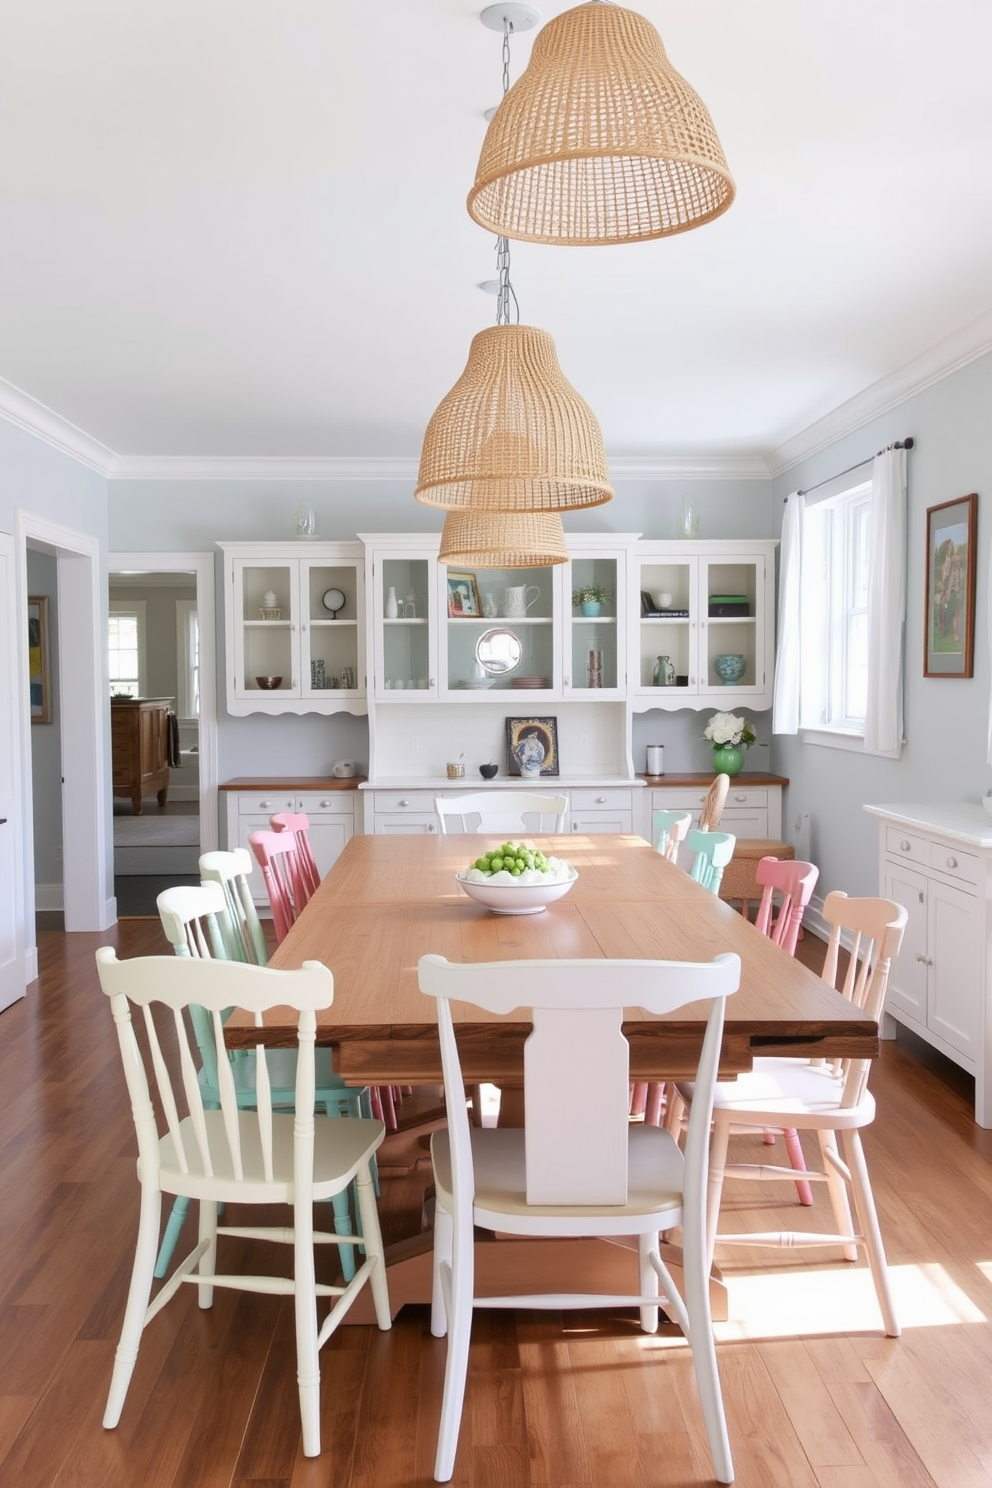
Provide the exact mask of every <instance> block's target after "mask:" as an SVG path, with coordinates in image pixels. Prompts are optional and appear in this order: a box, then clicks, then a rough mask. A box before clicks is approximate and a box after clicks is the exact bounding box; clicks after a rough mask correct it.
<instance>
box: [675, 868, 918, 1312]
mask: <svg viewBox="0 0 992 1488" xmlns="http://www.w3.org/2000/svg"><path fill="white" fill-rule="evenodd" d="M823 918H824V920H826V922H827V924H828V925H829V926H830V939H829V941H828V942H827V954H826V959H825V961H824V963H823V972H822V976H823V980H824V981H825V982H826V983H827V984H828V985H829V986H831V987H836V986H837V983H838V952H839V949H840V942H841V936H842V935H843V937H844V941H845V944H847V945H850V947H851V950H850V956H849V960H848V965H847V971H846V973H845V975H844V979H843V983H842V985H841V986H840V987H839V988H838V990H839V991H841V992H842V993H843V994H844V996H845V997H847V998H848V999H849V1000H850V1001H851V1002H853V1003H854V1004H855V1006H856V1007H859V1008H860V1009H861V1010H862V1011H863V1012H864V1013H866V1014H867V1015H868V1017H869V1018H876V1019H877V1018H880V1017H881V1014H882V1006H883V1003H884V1001H885V990H886V987H887V985H888V980H889V969H890V967H891V965H892V962H893V960H894V959H895V957H896V956H897V955H898V953H899V947H900V945H901V944H902V937H903V932H904V931H905V928H906V920H907V913H906V910H905V909H904V908H903V906H902V905H901V904H896V903H895V902H894V901H893V900H891V899H849V898H848V896H847V895H846V894H843V893H840V892H839V891H837V890H834V892H833V893H831V894H828V895H827V898H826V901H825V902H824V905H823ZM870 1067H871V1060H870V1059H845V1060H842V1061H840V1063H839V1067H835V1066H834V1065H832V1064H826V1063H824V1062H822V1061H819V1062H817V1061H810V1060H808V1059H769V1058H765V1059H760V1058H759V1059H756V1060H755V1061H754V1066H753V1068H752V1069H751V1070H750V1071H749V1072H748V1073H747V1074H744V1075H738V1077H737V1079H736V1080H733V1081H729V1082H727V1083H725V1084H720V1085H718V1086H717V1089H716V1093H715V1095H714V1098H713V1135H712V1140H711V1144H710V1174H709V1198H708V1202H707V1248H708V1256H709V1258H710V1260H712V1256H713V1250H714V1247H715V1246H716V1245H754V1246H758V1245H771V1246H775V1247H780V1248H783V1249H788V1250H793V1249H795V1248H797V1247H799V1246H825V1245H836V1246H840V1247H841V1249H842V1253H843V1256H844V1259H845V1260H847V1261H854V1260H857V1256H858V1249H859V1247H860V1248H861V1249H863V1250H864V1251H865V1252H866V1253H867V1257H868V1265H869V1269H870V1270H871V1275H872V1280H873V1282H874V1283H875V1293H876V1296H877V1297H878V1303H879V1308H880V1310H881V1313H882V1319H883V1322H884V1325H885V1332H886V1333H887V1334H888V1336H889V1337H890V1338H897V1337H898V1336H899V1323H898V1321H897V1319H896V1314H895V1308H894V1306H893V1302H892V1294H891V1291H890V1288H889V1279H888V1269H887V1266H886V1260H885V1250H884V1247H883V1245H882V1234H881V1230H880V1228H879V1223H878V1215H877V1213H876V1211H875V1200H874V1197H873V1195H872V1191H871V1182H870V1180H869V1177H868V1165H867V1163H866V1162H865V1154H864V1148H863V1146H862V1143H861V1128H862V1127H864V1126H868V1125H870V1123H871V1122H872V1121H873V1120H874V1119H875V1102H874V1099H873V1097H872V1095H871V1092H870V1091H869V1089H868V1074H869V1070H870ZM678 1090H679V1094H680V1096H681V1097H682V1098H683V1100H687V1101H688V1102H690V1104H691V1100H692V1094H693V1090H692V1086H691V1085H686V1084H683V1083H682V1082H679V1086H678ZM707 1094H708V1092H704V1097H705V1096H706V1095H707ZM690 1120H691V1116H690ZM788 1127H795V1128H796V1129H797V1130H799V1131H814V1132H816V1135H817V1138H818V1140H819V1144H820V1152H821V1155H822V1158H823V1162H822V1167H821V1169H820V1170H819V1171H812V1170H810V1171H809V1172H806V1171H805V1170H804V1171H798V1170H796V1169H794V1168H788V1167H780V1166H778V1165H776V1164H771V1163H738V1162H729V1163H728V1162H727V1150H728V1144H729V1140H730V1137H731V1135H732V1134H734V1133H739V1132H744V1131H755V1130H758V1131H768V1130H769V1129H774V1130H776V1131H784V1130H785V1129H786V1128H788ZM838 1138H839V1141H838ZM727 1178H751V1179H760V1180H761V1181H762V1182H767V1181H769V1180H771V1179H779V1180H786V1181H789V1182H793V1181H795V1180H796V1179H797V1178H801V1179H812V1180H813V1181H819V1182H824V1183H826V1185H827V1191H828V1193H829V1196H830V1204H831V1208H832V1210H833V1217H834V1225H835V1228H834V1230H833V1231H832V1232H829V1233H821V1232H813V1231H803V1230H799V1231H772V1232H769V1233H758V1232H753V1231H748V1232H747V1233H742V1234H717V1223H718V1220H719V1215H720V1202H721V1199H722V1196H723V1186H724V1182H725V1180H726V1179H727ZM850 1197H853V1199H854V1207H855V1212H856V1214H857V1217H858V1223H859V1228H858V1229H857V1230H855V1228H854V1224H853V1222H852V1217H851V1205H850V1202H849V1199H850Z"/></svg>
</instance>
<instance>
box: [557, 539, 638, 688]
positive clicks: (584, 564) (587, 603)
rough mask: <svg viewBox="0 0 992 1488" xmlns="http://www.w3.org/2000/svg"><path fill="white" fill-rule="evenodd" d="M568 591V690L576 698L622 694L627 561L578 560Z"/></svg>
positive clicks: (604, 558)
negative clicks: (623, 618)
mask: <svg viewBox="0 0 992 1488" xmlns="http://www.w3.org/2000/svg"><path fill="white" fill-rule="evenodd" d="M563 582H564V583H565V585H566V586H567V592H566V593H565V595H564V600H563V610H564V613H565V614H566V615H568V616H569V617H570V618H569V620H568V621H567V622H566V627H567V628H566V635H565V645H566V648H567V656H566V667H567V676H566V686H567V687H568V688H569V689H570V691H571V692H572V693H573V694H575V693H590V694H591V695H598V694H601V693H603V692H614V693H618V694H619V693H620V692H622V690H623V688H624V685H625V675H624V639H625V638H624V634H623V623H622V617H623V615H624V613H625V603H626V601H625V595H624V592H623V560H622V559H621V558H618V557H609V556H602V557H593V556H591V555H590V556H588V557H586V556H582V557H575V558H573V559H572V562H571V564H570V566H569V568H568V569H567V570H566V571H565V572H564V574H563Z"/></svg>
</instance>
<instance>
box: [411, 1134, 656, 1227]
mask: <svg viewBox="0 0 992 1488" xmlns="http://www.w3.org/2000/svg"><path fill="white" fill-rule="evenodd" d="M471 1141H472V1157H473V1161H474V1163H475V1205H474V1209H475V1222H476V1224H480V1225H482V1226H484V1227H485V1226H486V1225H490V1227H491V1228H494V1229H502V1230H506V1231H507V1232H509V1233H511V1234H512V1233H516V1232H518V1231H519V1232H521V1233H526V1234H530V1235H533V1234H534V1233H535V1225H536V1223H537V1222H539V1221H541V1220H544V1219H546V1220H547V1233H548V1234H549V1235H569V1234H575V1235H588V1234H589V1221H590V1220H591V1219H594V1220H595V1221H596V1225H597V1232H598V1233H600V1234H603V1235H631V1234H636V1233H638V1232H642V1231H652V1230H656V1229H669V1228H671V1227H672V1226H674V1225H676V1224H678V1223H679V1220H680V1216H681V1213H682V1172H683V1157H682V1153H681V1151H680V1149H679V1146H678V1143H677V1142H676V1141H675V1139H674V1137H673V1136H672V1135H671V1133H670V1132H668V1131H666V1130H665V1129H664V1127H657V1126H632V1127H631V1129H630V1138H629V1145H628V1154H629V1156H628V1164H629V1166H628V1178H627V1202H626V1204H605V1205H584V1206H579V1205H569V1206H567V1207H559V1206H558V1205H555V1204H528V1203H527V1199H526V1177H525V1160H524V1131H523V1129H522V1128H520V1127H497V1128H495V1129H492V1128H488V1127H483V1128H481V1129H480V1128H479V1127H473V1128H472V1132H471ZM431 1161H432V1163H433V1165H434V1182H435V1186H436V1188H437V1192H438V1197H439V1199H440V1201H441V1203H442V1204H443V1205H444V1206H445V1208H450V1206H451V1204H452V1203H453V1199H452V1194H451V1154H450V1148H449V1143H448V1129H447V1127H444V1128H442V1129H441V1130H439V1131H436V1132H433V1133H432V1134H431ZM490 1222H491V1224H490Z"/></svg>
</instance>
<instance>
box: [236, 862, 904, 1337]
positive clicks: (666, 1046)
mask: <svg viewBox="0 0 992 1488" xmlns="http://www.w3.org/2000/svg"><path fill="white" fill-rule="evenodd" d="M499 840H500V839H499V838H498V837H486V836H485V835H479V836H436V837H435V836H422V837H421V836H412V835H411V836H395V837H394V836H359V837H353V838H352V839H351V840H350V842H349V843H348V844H347V846H346V847H345V849H344V851H343V852H342V854H341V856H340V857H339V858H338V860H337V862H336V863H335V864H334V866H333V868H332V869H331V870H330V872H329V873H328V874H327V876H326V878H325V879H324V880H323V882H322V883H321V885H320V887H319V888H318V890H317V892H316V894H315V895H314V896H313V898H312V899H311V900H310V902H309V904H308V905H307V906H306V908H305V909H304V911H303V913H302V914H301V916H300V918H299V919H298V920H297V921H296V924H295V925H294V926H293V927H292V929H291V930H290V932H289V934H288V935H287V937H286V939H285V940H284V941H283V942H282V943H281V945H280V946H279V947H278V948H277V950H276V951H275V953H274V954H273V956H272V959H271V963H270V964H271V965H272V966H275V967H287V968H292V967H298V966H300V965H301V964H302V963H303V962H304V961H306V960H316V961H322V962H324V964H325V965H327V966H329V967H330V968H331V970H332V972H333V974H334V1002H333V1005H332V1006H331V1007H330V1008H328V1009H327V1010H326V1011H325V1012H323V1013H319V1014H318V1027H317V1039H318V1042H319V1043H322V1044H329V1045H331V1046H332V1048H333V1050H334V1054H333V1059H334V1065H335V1068H336V1069H337V1070H338V1072H339V1073H340V1074H341V1075H342V1076H343V1077H344V1078H345V1079H346V1080H347V1081H348V1082H349V1083H351V1084H355V1085H364V1084H377V1085H383V1084H415V1085H416V1084H434V1083H438V1084H439V1083H440V1081H441V1056H440V1048H439V1045H438V1038H437V1025H436V1019H435V1016H434V1003H433V999H431V998H429V997H426V996H425V995H424V994H423V993H422V992H421V991H420V990H419V987H418V985H417V962H418V961H419V959H420V957H421V956H423V955H425V954H426V953H427V952H435V953H437V954H439V955H442V956H446V957H447V958H448V959H449V960H451V961H459V962H473V961H506V962H512V961H514V960H523V959H527V958H542V959H553V960H557V959H571V958H594V959H597V960H599V959H601V960H603V961H604V962H607V961H610V962H613V961H620V960H624V959H630V958H635V959H652V960H654V959H657V960H675V961H709V960H711V959H712V958H713V957H714V956H716V955H718V954H719V953H720V952H721V951H736V952H737V953H738V954H739V955H740V958H741V985H740V990H739V991H738V992H736V993H735V994H734V995H733V996H732V997H731V998H730V999H729V1000H728V1003H727V1013H726V1025H725V1033H724V1040H723V1050H722V1056H721V1074H722V1075H723V1076H725V1077H730V1076H732V1075H734V1074H736V1073H739V1072H740V1071H742V1070H745V1069H748V1068H750V1066H751V1061H752V1058H753V1057H754V1056H755V1055H756V1054H763V1055H780V1056H786V1055H793V1056H794V1055H804V1056H813V1057H815V1056H823V1057H825V1058H832V1057H842V1056H845V1055H850V1056H860V1057H873V1056H874V1055H876V1054H877V1053H878V1025H877V1023H876V1022H875V1021H874V1020H873V1019H870V1018H866V1017H865V1016H864V1015H863V1014H862V1013H861V1012H859V1011H858V1009H857V1008H854V1007H852V1005H851V1004H850V1003H849V1002H847V1001H846V1000H845V999H844V998H843V997H842V996H841V995H840V994H839V993H837V992H834V991H833V990H832V989H831V988H829V987H827V986H826V985H825V983H824V982H822V981H821V980H820V978H819V977H817V976H816V975H815V974H814V973H813V972H811V971H809V970H808V969H807V968H806V967H805V966H803V965H802V963H801V962H799V961H797V960H795V959H793V958H792V957H790V956H788V955H786V954H785V953H784V952H783V951H781V950H780V949H779V947H778V946H775V945H773V944H772V943H771V941H770V940H768V939H767V938H766V937H765V936H763V935H759V934H758V932H757V931H756V930H755V929H754V927H753V926H752V925H751V924H749V923H748V922H747V921H746V920H745V919H744V918H743V916H742V915H740V914H738V913H737V911H736V910H735V909H733V908H732V907H731V906H730V905H729V904H725V903H723V902H722V901H721V900H720V899H718V898H717V897H716V896H715V895H713V894H711V893H709V892H707V891H706V890H704V889H703V888H701V887H700V885H699V884H697V883H695V882H694V881H693V880H692V879H691V878H690V877H689V875H688V873H686V872H684V871H683V869H681V868H678V867H675V866H673V865H672V864H671V863H669V862H667V861H666V860H665V859H664V858H663V857H662V856H661V855H660V854H659V853H657V852H655V851H654V849H653V848H652V847H651V846H650V845H649V844H648V843H646V842H645V841H644V840H643V839H642V838H640V837H635V836H615V835H604V836H598V835H595V836H593V835H590V836H580V835H575V836H570V837H563V836H559V837H535V838H534V839H532V840H533V841H535V842H536V843H538V845H540V846H541V847H542V848H543V850H544V851H545V852H546V853H549V854H550V853H556V854H558V855H559V856H562V857H565V858H566V859H567V861H568V862H570V863H571V864H573V865H574V866H575V868H576V869H577V870H578V874H579V876H578V879H577V881H576V883H575V885H574V887H573V888H572V889H571V890H570V892H569V893H568V894H567V895H566V896H565V897H564V898H563V899H560V900H558V901H557V902H556V903H554V904H552V905H549V906H548V907H547V909H545V910H544V911H543V912H542V913H540V914H532V915H505V914H496V913H493V912H492V911H490V910H487V909H484V908H483V907H482V906H481V905H479V904H477V903H476V902H475V901H473V900H471V899H469V898H468V897H467V896H466V895H465V893H464V892H463V890H462V889H461V887H460V886H459V884H458V883H457V882H456V879H455V875H456V873H458V872H459V871H461V870H463V869H464V868H466V867H467V866H468V865H469V864H470V863H471V862H472V861H473V860H474V859H475V858H476V857H477V856H478V855H479V854H480V853H481V852H483V851H485V850H486V848H487V847H493V846H496V845H498V842H499ZM507 975H512V970H511V968H510V967H508V968H507ZM604 975H611V976H617V975H622V971H620V970H619V969H618V968H613V969H608V968H606V967H605V966H604ZM453 1011H454V1014H455V1018H456V1021H457V1023H458V1036H459V1048H460V1051H461V1057H462V1065H463V1073H464V1075H465V1079H466V1081H468V1082H470V1083H477V1082H484V1081H489V1082H492V1083H494V1084H497V1085H500V1086H502V1087H503V1088H504V1090H505V1089H507V1088H510V1087H514V1086H519V1085H520V1084H521V1083H522V1075H523V1043H524V1039H525V1038H526V1036H527V1033H528V1032H529V1030H530V1023H529V1021H528V1020H527V1019H526V1018H525V1017H524V1016H523V1015H522V1014H521V1016H520V1017H514V1016H512V1015H511V1016H510V1017H508V1018H504V1019H500V1018H497V1017H493V1016H491V1015H489V1014H486V1013H483V1012H481V1011H480V1010H479V1009H476V1008H472V1007H470V1006H468V1005H466V1004H461V1005H456V1006H455V1007H454V1009H453ZM705 1017H706V1009H705V1008H704V1007H703V1006H702V1005H701V1004H695V1005H691V1006H687V1007H685V1008H682V1009H681V1010H679V1012H677V1013H674V1014H669V1015H666V1016H662V1017H658V1016H652V1015H650V1014H648V1013H646V1012H644V1010H643V1009H641V1008H636V1007H632V1008H629V1009H627V1011H626V1014H625V1020H624V1025H623V1026H624V1033H625V1035H626V1037H627V1039H628V1042H629V1045H630V1071H631V1078H632V1079H636V1080H648V1079H655V1080H661V1079H668V1078H672V1077H678V1076H684V1075H691V1074H692V1073H693V1072H694V1070H695V1063H696V1059H697V1057H698V1053H699V1049H700V1047H701V1043H702V1036H703V1025H704V1020H705ZM296 1019H297V1015H296V1014H295V1013H293V1012H292V1010H290V1009H288V1008H287V1009H286V1010H285V1012H284V1013H283V1012H281V1011H280V1010H278V1009H277V1010H276V1011H275V1012H274V1013H270V1014H268V1015H267V1017H266V1028H265V1033H264V1038H265V1041H266V1042H267V1043H270V1044H276V1045H279V1044H283V1045H291V1044H292V1043H294V1042H295V1039H296ZM225 1036H226V1038H227V1042H228V1045H229V1046H230V1047H246V1046H249V1045H252V1044H255V1043H256V1042H257V1041H258V1038H259V1033H258V1030H257V1029H255V1028H253V1027H251V1026H250V1025H249V1022H248V1020H247V1018H245V1017H244V1016H243V1015H242V1016H239V1015H238V1014H237V1013H236V1014H234V1015H233V1016H232V1018H231V1019H230V1020H229V1021H228V1024H227V1026H226V1029H225ZM577 1098H581V1092H577ZM561 1243H562V1242H550V1241H522V1240H513V1241H510V1240H501V1241H500V1242H499V1243H498V1244H493V1245H485V1244H479V1245H477V1247H476V1251H477V1255H476V1282H477V1288H478V1290H479V1292H480V1294H484V1293H485V1291H486V1290H487V1289H490V1290H492V1291H499V1290H501V1289H505V1288H506V1287H507V1285H509V1286H511V1287H512V1288H513V1290H515V1291H517V1292H524V1291H527V1290H533V1291H540V1290H552V1291H554V1290H560V1287H561V1267H562V1264H563V1263H562V1258H561V1255H560V1254H559V1250H560V1245H561ZM564 1243H565V1244H567V1245H568V1247H569V1255H570V1260H569V1263H568V1264H569V1266H570V1271H571V1277H572V1285H573V1288H574V1289H575V1290H579V1291H581V1290H595V1289H599V1290H603V1291H607V1292H612V1293H614V1294H616V1293H618V1292H624V1291H627V1292H630V1291H636V1288H637V1281H636V1260H635V1254H636V1253H634V1252H631V1251H629V1250H625V1249H624V1248H623V1247H621V1246H617V1245H615V1244H608V1243H607V1242H605V1241H595V1240H593V1241H577V1240H573V1241H567V1242H564ZM387 1260H388V1267H389V1292H390V1301H391V1305H392V1307H393V1309H394V1311H398V1310H399V1308H400V1307H401V1306H402V1305H403V1304H404V1303H405V1302H428V1301H429V1300H430V1291H431V1279H430V1237H429V1236H421V1235H417V1236H413V1237H411V1238H410V1239H409V1240H406V1241H403V1242H401V1243H400V1244H398V1245H395V1246H392V1247H390V1250H389V1253H388V1257H387ZM631 1267H634V1270H633V1272H632V1271H631ZM712 1304H713V1309H714V1316H716V1317H725V1316H726V1294H725V1290H724V1288H723V1286H722V1283H721V1280H720V1276H719V1272H718V1271H715V1273H714V1279H713V1284H712ZM348 1316H349V1320H351V1321H354V1322H362V1321H371V1320H372V1315H371V1310H368V1316H367V1317H366V1316H365V1313H364V1312H363V1311H362V1308H361V1302H360V1301H359V1302H358V1303H356V1305H355V1307H353V1308H352V1311H351V1312H350V1313H349V1315H348Z"/></svg>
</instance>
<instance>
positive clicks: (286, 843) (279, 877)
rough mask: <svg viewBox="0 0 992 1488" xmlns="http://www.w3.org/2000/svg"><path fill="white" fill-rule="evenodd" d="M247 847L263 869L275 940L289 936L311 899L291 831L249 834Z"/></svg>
mask: <svg viewBox="0 0 992 1488" xmlns="http://www.w3.org/2000/svg"><path fill="white" fill-rule="evenodd" d="M248 846H249V848H250V849H251V851H252V854H253V856H254V858H255V861H256V863H257V864H258V866H259V868H260V869H261V870H262V880H263V882H264V884H265V892H266V893H267V894H268V896H269V907H270V909H271V910H272V927H273V929H274V930H275V933H276V940H278V941H283V940H285V939H286V936H287V935H288V934H289V931H290V926H292V925H294V924H295V923H296V921H297V919H298V917H299V915H300V913H301V912H302V910H303V907H304V905H305V904H306V903H307V901H308V900H309V898H310V893H309V890H308V888H307V880H306V878H305V876H304V873H303V870H302V867H301V864H300V854H299V849H298V848H297V846H296V837H295V835H294V834H293V833H292V832H249V833H248Z"/></svg>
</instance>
